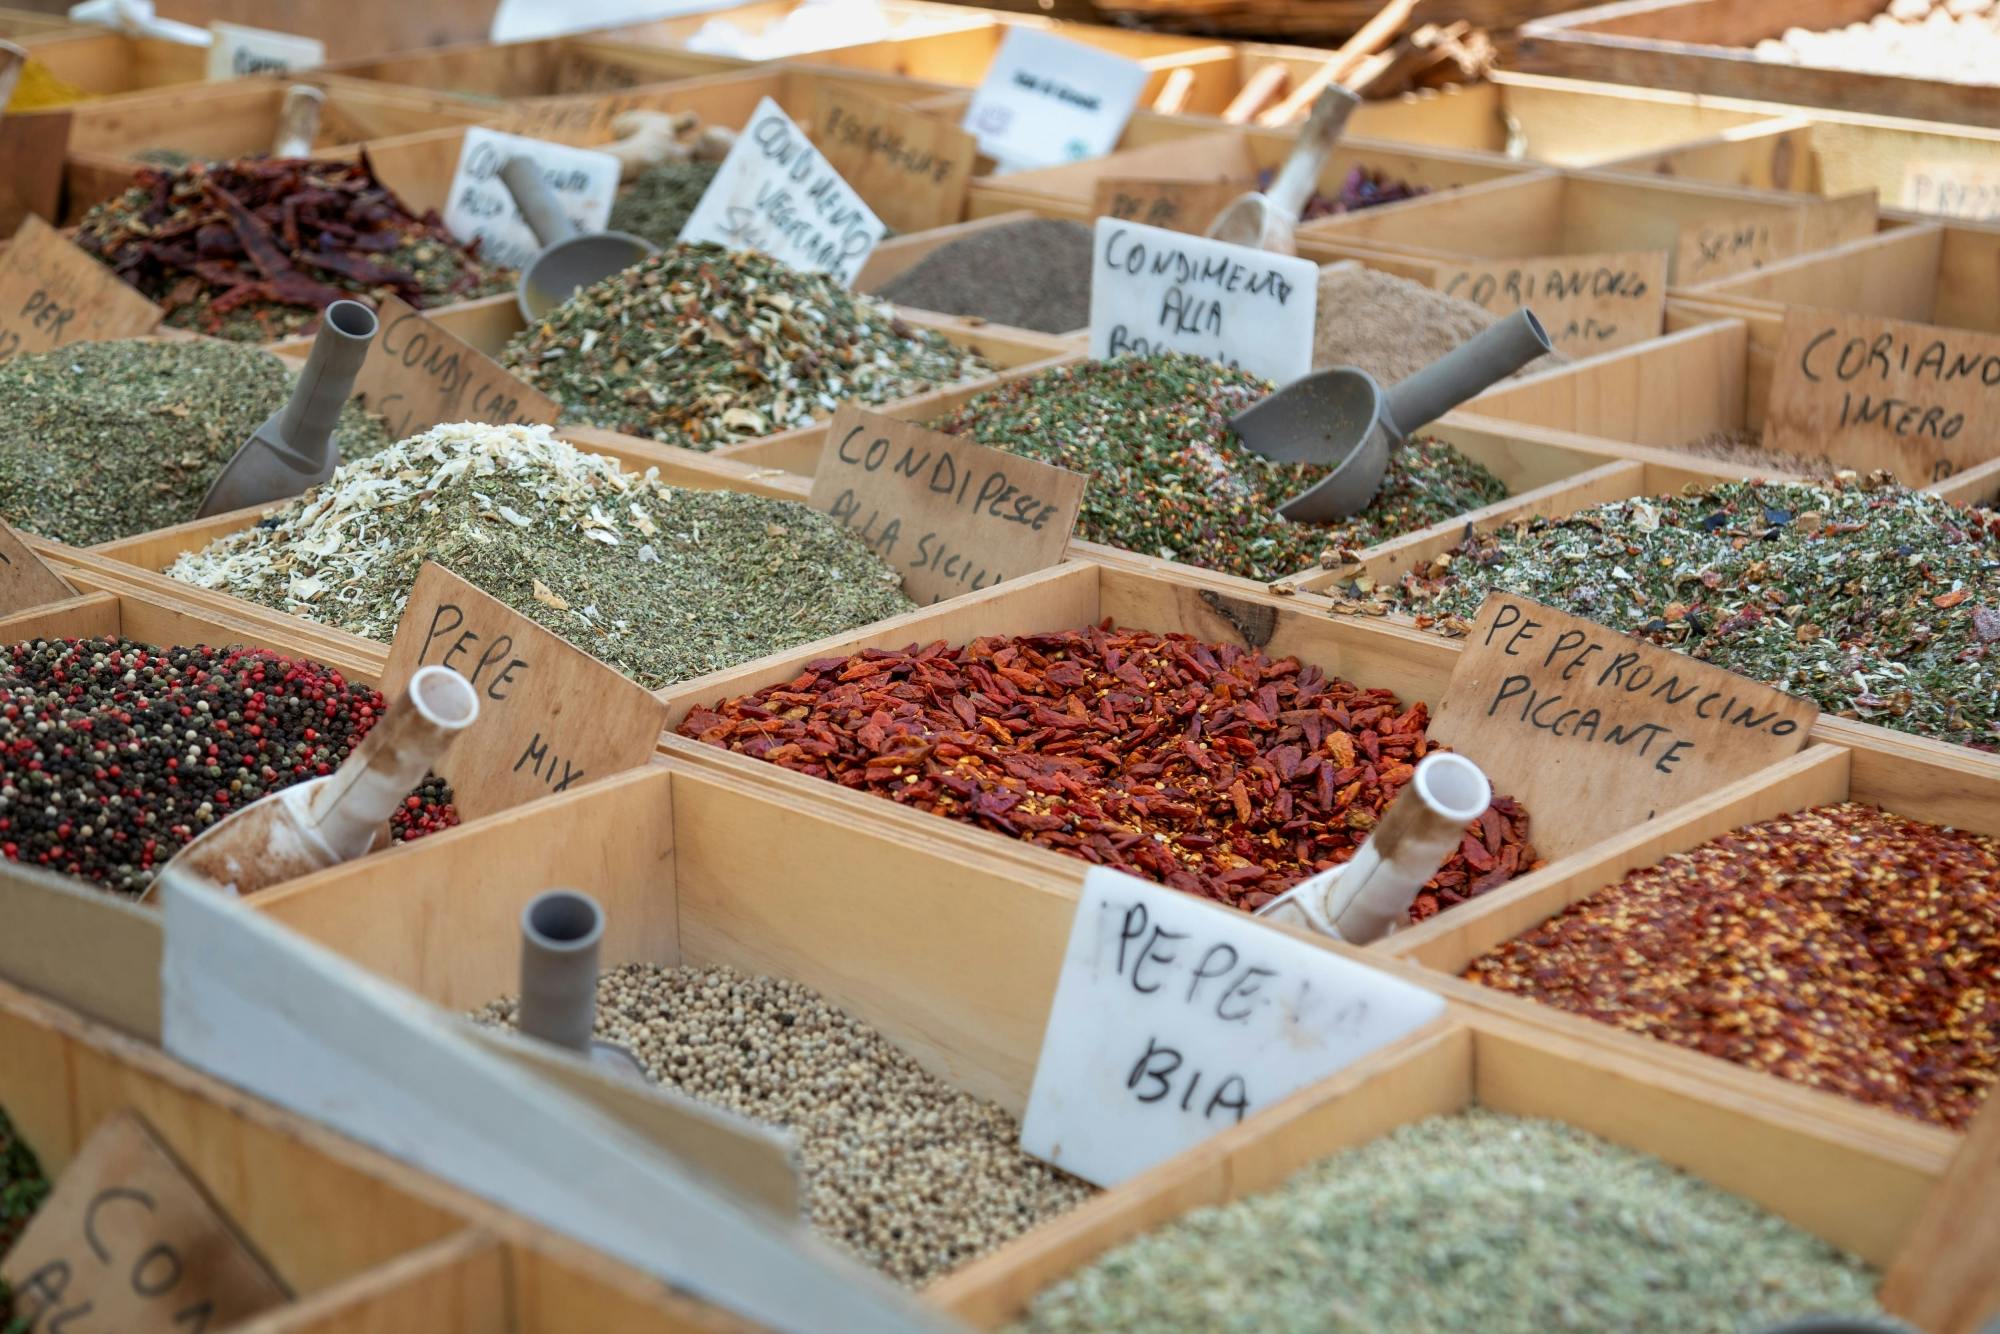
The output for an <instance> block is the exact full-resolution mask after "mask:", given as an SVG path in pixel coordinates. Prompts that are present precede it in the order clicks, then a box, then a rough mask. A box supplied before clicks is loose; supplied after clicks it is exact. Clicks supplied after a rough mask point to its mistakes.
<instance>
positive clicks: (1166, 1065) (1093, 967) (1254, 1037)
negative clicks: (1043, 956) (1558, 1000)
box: [1021, 866, 1444, 1186]
mask: <svg viewBox="0 0 2000 1334" xmlns="http://www.w3.org/2000/svg"><path fill="white" fill-rule="evenodd" d="M1443 1013H1444V1001H1443V999H1442V998H1441V997H1438V996H1435V995H1433V994H1431V993H1430V992H1428V991H1425V990H1423V989H1422V988H1420V987H1415V986H1412V985H1410V984H1409V983H1407V982H1404V981H1402V980H1400V979H1398V978H1394V977H1390V976H1388V975H1387V974H1385V973H1378V972H1376V971H1375V970H1374V969H1373V968H1370V967H1368V966H1366V965H1365V964H1360V963H1356V962H1354V961H1353V960H1352V959H1348V958H1344V957H1342V956H1341V955H1338V954H1335V953H1333V952H1331V951H1329V950H1325V949H1322V948H1321V947H1319V946H1318V945H1314V944H1312V943H1310V942H1309V941H1305V940H1301V939H1298V938H1296V937H1293V936H1290V935H1287V934H1285V933H1284V932H1282V931H1275V930H1273V929H1272V928H1271V927H1270V926H1268V925H1267V924H1265V923H1263V922H1259V921H1258V920H1257V919H1256V918H1254V917H1251V916H1249V915H1247V914H1244V913H1240V912H1235V911H1233V910H1231V909H1228V908H1224V907H1220V906H1218V905H1216V904H1213V903H1207V902H1204V901H1202V900H1201V899H1198V898H1195V897H1194V896H1192V895H1189V894H1183V893H1180V892H1179V891H1177V890H1172V889H1166V888H1163V887H1161V886H1159V885H1153V884H1148V883H1147V882H1146V881H1144V880H1140V879H1138V878H1136V877H1134V876H1129V875H1126V874H1124V873H1123V872H1121V871H1113V870H1111V869H1109V868H1107V867H1102V866H1093V867H1091V868H1090V870H1089V871H1088V872H1087V873H1086V874H1085V875H1084V881H1083V897H1082V900H1081V901H1080V902H1079V903H1078V904H1077V907H1076V917H1075V918H1074V919H1073V921H1072V923H1071V926H1070V931H1069V945H1068V948H1067V949H1065V950H1064V952H1063V961H1062V972H1061V974H1060V976H1059V977H1058V979H1057V982H1056V996H1055V1004H1054V1006H1053V1008H1052V1009H1051V1010H1050V1012H1049V1024H1048V1028H1047V1029H1046V1030H1045V1031H1044V1033H1043V1036H1042V1052H1041V1057H1040V1059H1039V1060H1038V1061H1037V1062H1036V1064H1035V1083H1034V1088H1033V1089H1032V1090H1031V1091H1030V1092H1029V1094H1028V1112H1027V1115H1026V1117H1025V1118H1023V1120H1022V1122H1021V1147H1022V1148H1023V1149H1025V1150H1027V1151H1028V1152H1029V1153H1032V1154H1034V1155H1035V1156H1036V1157H1037V1158H1041V1159H1044V1160H1046V1161H1048V1162H1051V1163H1054V1164H1056V1165H1057V1166H1058V1167H1061V1168H1063V1169H1064V1170H1066V1171H1069V1172H1074V1173H1075V1174H1076V1175H1078V1176H1080V1177H1082V1178H1084V1179H1085V1180H1086V1181H1092V1182H1095V1183H1096V1184H1098V1185H1100V1186H1115V1185H1117V1184H1119V1183H1120V1182H1122V1181H1126V1180H1128V1179H1130V1178H1131V1177H1133V1176H1136V1175H1137V1174H1138V1173H1140V1172H1143V1171H1145V1170H1146V1169H1147V1168H1149V1167H1152V1166H1153V1165H1154V1164H1156V1163H1160V1162H1164V1161H1165V1160H1166V1159H1168V1158H1171V1157H1172V1156H1173V1155H1175V1154H1177V1153H1180V1152H1182V1151H1183V1150H1185V1149H1189V1148H1192V1147H1193V1146H1194V1145H1196V1144H1199V1143H1201V1142H1202V1141H1203V1140H1205V1139H1207V1138H1208V1137H1209V1136H1210V1135H1213V1134H1215V1133H1216V1132H1218V1131H1222V1130H1227V1129H1229V1128H1230V1127H1231V1126H1233V1125H1236V1124H1237V1123H1238V1122H1240V1121H1242V1120H1243V1119H1244V1118H1245V1117H1247V1116H1250V1115H1252V1114H1254V1113H1256V1112H1258V1111H1261V1110H1263V1109H1264V1108H1265V1107H1268V1106H1270V1105H1271V1104H1272V1103H1274V1102H1277V1101H1278V1100H1279V1099H1281V1098H1283V1097H1284V1096H1285V1095H1286V1094H1288V1093H1291V1092H1293V1091H1294V1090H1296V1089H1300V1088H1303V1087H1304V1086H1305V1085H1307V1084H1310V1083H1312V1082H1314V1081H1316V1080H1320V1079H1324V1078H1326V1077H1327V1076H1328V1075H1331V1074H1333V1073H1334V1072H1335V1071H1337V1070H1341V1069H1343V1068H1345V1067H1346V1066H1349V1065H1352V1064H1353V1063H1354V1062H1355V1061H1358V1060H1360V1059H1361V1058H1362V1057H1363V1056H1366V1055H1367V1054H1368V1053H1370V1052H1372V1051H1375V1050H1376V1049H1378V1048H1380V1047H1383V1046H1386V1045H1388V1044H1389V1043H1391V1042H1394V1041H1396V1040H1397V1039H1398V1038H1401V1037H1404V1036H1406V1035H1407V1034H1410V1033H1413V1032H1415V1031H1416V1030H1417V1029H1419V1028H1422V1027H1423V1026H1424V1025H1425V1024H1428V1023H1430V1022H1431V1021H1432V1020H1434V1019H1436V1018H1437V1017H1438V1016H1439V1015H1441V1014H1443Z"/></svg>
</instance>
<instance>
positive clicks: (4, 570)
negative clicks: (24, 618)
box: [0, 523, 76, 616]
mask: <svg viewBox="0 0 2000 1334" xmlns="http://www.w3.org/2000/svg"><path fill="white" fill-rule="evenodd" d="M75 596H76V590H75V589H74V588H71V587H70V586H69V581H68V580H67V579H64V578H63V577H62V576H61V575H59V574H57V573H56V572H55V571H54V570H52V569H50V568H49V567H48V565H47V564H46V563H44V562H43V560H42V558H41V557H40V556H37V555H36V554H35V552H34V549H33V548H31V547H30V546H29V545H28V544H27V543H26V542H23V541H22V540H21V535H20V534H19V533H17V532H15V531H14V530H13V529H12V528H10V527H8V526H7V525H6V524H4V523H0V616H12V615H13V614H14V613H15V612H17V611H26V610H28V608H30V607H41V606H46V605H48V604H49V603H51V602H61V601H62V600H63V599H65V598H73V597H75Z"/></svg>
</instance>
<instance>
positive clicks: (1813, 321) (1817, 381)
mask: <svg viewBox="0 0 2000 1334" xmlns="http://www.w3.org/2000/svg"><path fill="white" fill-rule="evenodd" d="M1996 411H2000V336H1996V335H1993V334H1989V333H1975V332H1973V331H1972V330H1969V329H1946V328H1942V327H1939V326H1936V325H1930V324H1913V323H1910V322H1909V321H1906V320H1891V319H1884V318H1882V317H1881V316H1877V315H1853V314H1849V313H1847V312H1845V311H1838V310H1816V309H1812V308H1810V307H1806V306H1788V307H1786V309H1785V326H1784V330H1783V332H1782V333H1781V334H1780V335H1779V338H1778V351H1777V356H1776V359H1775V361H1774V362H1773V369H1772V372H1771V397H1770V400H1769V402H1768V405H1767V406H1766V408H1765V414H1764V446H1765V448H1767V449H1783V450H1794V451H1797V452H1799V453H1802V454H1824V455H1826V456H1827V457H1828V458H1829V459H1832V460H1833V461H1834V462H1835V463H1837V464H1841V465H1843V466H1845V467H1850V468H1855V469H1858V470H1860V471H1862V472H1867V471H1870V470H1872V469H1875V468H1887V469H1888V470H1889V471H1890V472H1893V473H1894V474H1896V477H1897V479H1898V480H1899V481H1902V482H1904V483H1906V484H1908V485H1910V486H1924V485H1928V484H1929V483H1931V482H1935V481H1939V480H1941V479H1943V478H1946V477H1949V476H1951V475H1952V474H1953V473H1956V472H1959V471H1962V470H1963V469H1965V468H1968V467H1970V466H1972V465H1973V464H1975V463H1983V462H1985V461H1986V460H1987V459H1990V458H1995V457H2000V416H1996Z"/></svg>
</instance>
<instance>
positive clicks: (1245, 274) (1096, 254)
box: [1090, 218, 1319, 385]
mask: <svg viewBox="0 0 2000 1334" xmlns="http://www.w3.org/2000/svg"><path fill="white" fill-rule="evenodd" d="M1091 245H1092V248H1093V255H1092V259H1091V266H1090V355H1091V356H1093V357H1096V358H1099V359H1100V360H1101V359H1103V358H1106V357H1115V356H1119V355H1121V354H1123V353H1127V352H1133V353H1138V354H1139V355H1142V356H1146V355H1151V354H1154V353H1158V352H1192V353H1194V354H1196V355H1197V356H1203V357H1207V358H1208V359H1209V360H1210V361H1219V362H1221V363H1222V364H1223V365H1225V366H1238V367H1241V368H1242V369H1244V370H1246V371H1249V372H1250V373H1251V374H1253V375H1261V376H1263V377H1264V378H1265V379H1267V380H1271V381H1273V382H1275V383H1277V384H1280V385H1284V384H1289V383H1290V382H1291V381H1293V380H1296V379H1298V378H1299V377H1300V376H1301V375H1304V374H1305V373H1306V372H1307V371H1309V370H1311V369H1312V349H1313V311H1314V307H1316V306H1317V305H1318V304H1319V265H1317V264H1315V263H1313V262H1312V261H1311V260H1309V259H1300V258H1299V257H1298V256H1296V255H1275V254H1272V253H1271V252H1270V251H1268V250H1259V249H1257V248H1256V247H1254V246H1240V245H1230V244H1228V243H1227V242H1223V241H1211V240H1209V239H1208V238H1207V237H1205V236H1188V235H1185V234H1183V233H1180V232H1170V231H1167V230H1166V229H1164V228H1161V227H1148V226H1147V225H1146V224H1145V223H1143V222H1120V221H1119V220H1118V219H1116V218H1099V219H1098V220H1097V229H1096V233H1095V234H1094V236H1093V237H1092V239H1091Z"/></svg>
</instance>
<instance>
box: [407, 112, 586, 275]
mask: <svg viewBox="0 0 2000 1334" xmlns="http://www.w3.org/2000/svg"><path fill="white" fill-rule="evenodd" d="M516 154H523V155H525V156H527V157H530V158H533V159H534V162H535V165H536V166H538V167H540V168H541V169H542V175H543V177H544V178H545V179H547V181H548V183H549V188H550V189H552V190H554V191H555V194H556V198H557V199H558V200H559V201H561V203H562V208H563V213H564V214H565V215H567V216H568V218H569V220H570V221H571V222H573V223H575V224H576V225H577V227H578V228H579V229H580V230H582V231H586V232H601V231H603V230H604V226H605V224H606V223H608V222H609V221H610V220H611V203H612V200H613V198H614V197H615V196H616V195H617V193H618V159H617V158H615V157H613V156H611V154H609V153H604V152H599V151H598V150H596V149H594V148H573V147H571V146H570V145H568V144H552V143H550V142H548V141H547V140H546V139H528V138H524V137H522V136H521V135H518V134H502V133H501V132H500V131H498V130H488V129H484V128H480V127H474V128H471V129H468V130H466V131H465V139H464V142H463V143H462V144H461V145H460V147H459V150H458V167H457V169H456V170H455V171H453V173H452V177H451V190H450V192H449V193H448V194H447V195H446V196H445V205H444V225H445V226H446V227H447V228H449V229H450V230H451V233H452V235H454V236H456V237H458V239H459V240H461V241H468V242H469V241H474V240H476V241H478V242H479V243H480V253H481V255H482V256H483V257H484V258H486V259H487V260H490V261H491V262H493V263H495V264H504V265H506V266H507V267H509V268H514V269H518V268H520V267H521V266H522V265H524V264H526V263H527V262H528V261H529V260H531V259H533V258H534V257H535V256H536V254H538V253H539V252H540V251H541V248H542V243H541V242H540V241H539V240H537V239H536V238H535V229H534V228H532V227H530V226H529V225H528V220H527V219H526V218H524V217H522V216H521V210H520V209H519V208H518V207H517V206H516V205H515V203H514V195H513V192H512V191H510V190H508V188H507V183H506V182H505V181H503V180H501V179H500V169H501V168H502V167H504V166H506V165H507V160H508V159H509V158H511V157H513V156H515V155H516Z"/></svg>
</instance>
